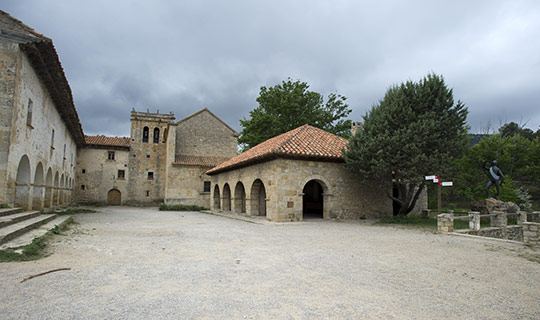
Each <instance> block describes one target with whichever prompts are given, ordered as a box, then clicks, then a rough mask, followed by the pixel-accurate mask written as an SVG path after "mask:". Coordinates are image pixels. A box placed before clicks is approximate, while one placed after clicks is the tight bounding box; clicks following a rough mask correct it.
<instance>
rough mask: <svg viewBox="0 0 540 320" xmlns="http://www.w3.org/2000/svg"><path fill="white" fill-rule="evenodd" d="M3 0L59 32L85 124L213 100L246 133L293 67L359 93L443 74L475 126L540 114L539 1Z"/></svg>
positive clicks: (178, 110)
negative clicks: (244, 123) (261, 102)
mask: <svg viewBox="0 0 540 320" xmlns="http://www.w3.org/2000/svg"><path fill="white" fill-rule="evenodd" d="M1 7H2V10H4V11H6V12H8V13H10V14H11V15H12V16H14V17H15V18H17V19H19V20H22V21H23V22H24V23H26V24H27V25H29V26H30V27H32V28H34V29H35V30H36V31H38V32H41V33H43V34H44V35H46V36H48V37H50V38H52V39H53V42H54V45H55V47H56V50H57V51H58V54H59V56H60V60H61V62H62V65H63V67H64V70H65V72H66V75H67V78H68V80H69V83H70V85H71V89H72V91H73V96H74V99H75V105H76V107H77V110H78V113H79V117H80V118H81V122H82V125H83V129H84V131H85V133H86V134H91V135H92V134H106V135H118V136H128V135H129V117H130V111H131V109H132V108H133V107H135V109H136V110H138V111H146V109H150V110H151V111H154V112H155V111H156V110H157V109H159V111H160V112H162V113H168V112H170V111H172V112H174V114H175V116H176V118H177V119H181V118H184V117H185V116H188V115H190V114H191V113H193V112H196V111H198V110H199V109H201V108H203V107H207V108H209V109H210V110H211V111H213V112H214V113H215V114H217V115H218V116H219V117H221V118H222V119H223V120H224V121H225V122H226V123H228V124H229V125H230V126H232V127H233V128H235V129H236V130H238V131H240V130H241V127H240V123H239V120H240V119H242V118H243V117H249V111H250V110H252V109H253V108H255V107H257V102H256V101H255V99H256V98H257V96H258V94H259V89H260V87H261V86H263V85H264V86H273V85H275V84H278V83H280V82H281V81H282V80H286V79H287V78H288V77H291V78H292V79H293V80H297V79H299V80H302V81H305V82H307V83H308V84H309V85H310V89H311V90H314V91H317V92H319V93H321V94H323V95H324V96H325V97H326V96H327V95H328V94H329V93H332V92H336V93H339V94H341V95H344V96H346V97H347V98H348V103H349V106H350V107H351V109H352V110H353V112H352V113H351V119H353V120H361V118H362V116H363V115H364V114H365V113H366V111H367V110H369V109H370V108H371V106H372V105H373V104H375V103H377V101H378V100H379V99H381V98H382V97H383V95H384V93H385V91H386V89H387V88H388V87H389V86H391V85H394V84H399V83H400V82H402V81H407V80H414V81H417V80H419V79H420V78H421V77H423V76H424V75H425V74H427V73H429V72H435V73H438V74H442V75H443V76H444V77H445V80H446V82H447V85H448V86H449V87H451V88H453V89H454V98H455V99H456V100H458V99H459V100H461V101H463V102H464V103H465V105H466V106H467V107H468V108H469V118H468V121H469V125H470V126H471V131H472V132H484V131H485V130H486V128H488V127H489V128H491V129H496V128H498V127H499V126H500V124H502V123H505V122H510V121H515V122H518V123H521V124H526V126H527V127H529V128H532V129H533V130H535V131H536V130H537V129H538V128H539V125H540V1H537V0H531V1H518V0H512V1H494V0H490V1H456V0H454V1H444V3H443V1H433V0H426V1H420V0H417V1H411V0H408V1H383V0H378V1H339V0H338V1H336V0H334V1H317V0H309V1H292V0H289V1H281V0H274V1H249V0H246V1H234V0H229V1H218V0H208V1H205V0H193V1H173V0H171V1H123V0H122V1H120V0H114V1H113V0H93V1H87V0H86V1H73V0H71V1H67V0H63V1H59V0H56V1H53V0H48V1H40V0H2V6H1Z"/></svg>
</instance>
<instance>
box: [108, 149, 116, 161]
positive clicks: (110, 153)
mask: <svg viewBox="0 0 540 320" xmlns="http://www.w3.org/2000/svg"><path fill="white" fill-rule="evenodd" d="M107 158H108V159H109V160H114V151H109V152H108V156H107Z"/></svg>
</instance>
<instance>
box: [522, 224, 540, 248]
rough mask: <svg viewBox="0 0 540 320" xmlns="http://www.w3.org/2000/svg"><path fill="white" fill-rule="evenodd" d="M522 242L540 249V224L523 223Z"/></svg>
mask: <svg viewBox="0 0 540 320" xmlns="http://www.w3.org/2000/svg"><path fill="white" fill-rule="evenodd" d="M523 242H525V244H528V245H530V246H532V247H535V248H538V247H540V223H537V222H525V223H523Z"/></svg>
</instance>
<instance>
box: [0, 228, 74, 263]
mask: <svg viewBox="0 0 540 320" xmlns="http://www.w3.org/2000/svg"><path fill="white" fill-rule="evenodd" d="M72 222H73V218H69V219H67V220H66V221H64V222H62V223H61V224H59V225H57V226H55V227H54V228H52V229H51V230H50V231H49V232H47V233H45V234H44V235H42V236H41V237H38V238H35V239H33V240H32V243H31V244H29V245H26V246H24V247H22V248H19V249H17V250H14V249H6V250H0V262H16V261H31V260H37V259H40V258H43V257H46V256H47V255H48V254H47V253H46V251H45V249H46V247H47V243H49V242H50V241H51V238H52V237H53V235H55V234H60V233H61V232H62V231H65V230H67V228H68V225H69V224H70V223H72Z"/></svg>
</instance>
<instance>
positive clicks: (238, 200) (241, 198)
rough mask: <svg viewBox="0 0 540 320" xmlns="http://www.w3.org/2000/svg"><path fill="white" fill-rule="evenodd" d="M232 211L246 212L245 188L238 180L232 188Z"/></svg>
mask: <svg viewBox="0 0 540 320" xmlns="http://www.w3.org/2000/svg"><path fill="white" fill-rule="evenodd" d="M234 212H236V213H246V190H245V189H244V185H243V184H242V182H240V181H239V182H238V183H237V184H236V187H235V188H234Z"/></svg>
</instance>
